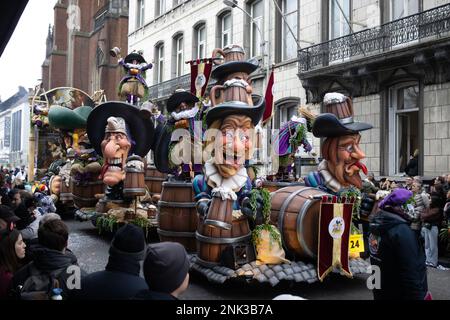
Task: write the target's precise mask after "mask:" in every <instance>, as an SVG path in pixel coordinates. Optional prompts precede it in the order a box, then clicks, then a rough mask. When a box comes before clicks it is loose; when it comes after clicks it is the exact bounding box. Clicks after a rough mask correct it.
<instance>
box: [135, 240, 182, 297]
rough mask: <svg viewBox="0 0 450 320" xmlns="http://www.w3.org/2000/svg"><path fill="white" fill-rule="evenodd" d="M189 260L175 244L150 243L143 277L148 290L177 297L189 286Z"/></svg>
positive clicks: (178, 245) (177, 244) (179, 245)
mask: <svg viewBox="0 0 450 320" xmlns="http://www.w3.org/2000/svg"><path fill="white" fill-rule="evenodd" d="M189 266H190V263H189V258H188V256H187V253H186V250H185V249H184V247H183V246H182V245H181V244H179V243H177V242H160V243H152V244H150V245H149V246H148V248H147V255H146V257H145V261H144V266H143V269H144V277H145V281H146V282H147V285H148V287H149V289H150V290H153V291H157V292H164V293H168V294H172V295H173V296H175V297H177V296H178V295H179V294H180V293H182V292H183V291H185V290H186V289H187V287H188V284H189Z"/></svg>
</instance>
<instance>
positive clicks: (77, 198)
mask: <svg viewBox="0 0 450 320" xmlns="http://www.w3.org/2000/svg"><path fill="white" fill-rule="evenodd" d="M72 197H73V199H75V200H84V201H93V200H97V199H96V198H95V197H91V198H85V197H79V196H76V195H74V194H72Z"/></svg>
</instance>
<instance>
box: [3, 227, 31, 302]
mask: <svg viewBox="0 0 450 320" xmlns="http://www.w3.org/2000/svg"><path fill="white" fill-rule="evenodd" d="M25 247H26V245H25V242H23V239H22V235H21V234H20V232H19V231H17V230H16V229H11V230H10V229H3V230H0V300H1V299H6V298H8V293H9V291H10V289H11V287H12V278H13V274H14V272H16V271H17V269H19V267H20V266H21V260H22V259H23V258H24V257H25Z"/></svg>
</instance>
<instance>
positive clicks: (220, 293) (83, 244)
mask: <svg viewBox="0 0 450 320" xmlns="http://www.w3.org/2000/svg"><path fill="white" fill-rule="evenodd" d="M65 222H66V223H67V225H68V226H69V230H70V237H69V248H70V249H71V250H72V251H73V252H74V253H75V255H76V256H77V257H78V261H79V264H80V266H81V267H82V268H83V269H84V270H86V272H88V273H91V272H95V271H100V270H103V269H104V267H105V265H106V263H107V261H108V249H109V245H110V242H111V239H112V237H111V235H99V233H98V230H97V229H96V228H95V227H94V226H93V225H92V223H91V222H90V221H88V222H79V221H75V220H72V219H68V220H65ZM153 236H155V234H154V235H153ZM366 279H367V275H357V276H355V277H354V278H353V279H348V278H345V277H343V276H340V275H335V274H333V275H331V276H329V277H327V278H326V279H325V281H324V282H323V283H320V282H316V283H313V284H304V283H301V284H295V283H290V282H286V283H280V284H279V285H277V286H276V287H274V288H272V287H271V286H270V285H268V284H267V285H260V284H259V283H258V284H247V283H242V284H225V285H218V284H214V283H209V282H208V281H207V280H206V279H205V278H204V277H202V276H201V275H198V274H195V273H191V280H190V285H189V288H188V290H187V291H186V292H185V293H184V294H183V295H182V296H180V299H182V300H241V299H243V300H253V299H256V300H270V299H273V298H274V297H276V296H277V295H280V294H286V293H288V294H292V295H297V296H301V297H303V298H306V299H313V300H372V299H373V296H372V292H371V291H370V290H369V289H367V286H366ZM428 286H429V289H430V291H431V292H432V294H433V298H434V299H436V300H450V270H438V269H434V268H428Z"/></svg>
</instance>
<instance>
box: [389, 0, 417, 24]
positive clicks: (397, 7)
mask: <svg viewBox="0 0 450 320" xmlns="http://www.w3.org/2000/svg"><path fill="white" fill-rule="evenodd" d="M389 4H390V6H389V7H390V12H391V17H390V18H391V21H393V20H397V19H401V18H404V17H407V16H410V15H413V14H416V13H418V12H419V0H390V1H389Z"/></svg>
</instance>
